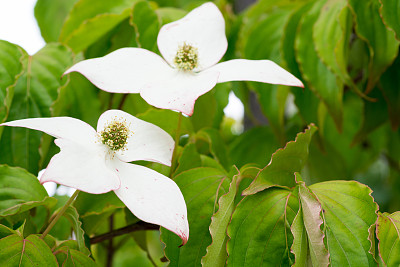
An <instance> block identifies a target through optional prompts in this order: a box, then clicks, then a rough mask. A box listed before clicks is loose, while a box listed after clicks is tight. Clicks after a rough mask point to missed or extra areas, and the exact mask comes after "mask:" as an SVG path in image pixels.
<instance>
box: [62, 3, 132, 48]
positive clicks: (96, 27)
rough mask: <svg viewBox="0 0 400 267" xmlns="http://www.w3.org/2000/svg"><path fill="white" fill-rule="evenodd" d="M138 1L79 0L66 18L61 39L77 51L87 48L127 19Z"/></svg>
mask: <svg viewBox="0 0 400 267" xmlns="http://www.w3.org/2000/svg"><path fill="white" fill-rule="evenodd" d="M136 2H137V0H114V1H96V2H93V1H90V0H79V1H78V2H77V3H76V4H75V5H74V7H73V8H72V10H71V12H70V13H69V15H68V17H67V19H66V20H65V23H64V25H63V27H62V29H61V34H60V38H59V41H60V42H61V43H63V44H66V45H68V46H69V47H71V49H72V50H73V51H74V52H76V53H77V52H80V51H82V50H84V49H86V48H87V47H88V46H90V45H91V44H93V43H94V42H96V41H97V40H98V39H99V38H100V37H102V36H103V35H104V34H106V33H107V32H108V31H110V30H111V29H113V28H114V27H116V26H117V25H118V24H119V23H120V22H122V21H123V20H124V19H126V18H127V17H128V16H129V15H130V13H131V10H132V7H133V5H134V4H135V3H136Z"/></svg>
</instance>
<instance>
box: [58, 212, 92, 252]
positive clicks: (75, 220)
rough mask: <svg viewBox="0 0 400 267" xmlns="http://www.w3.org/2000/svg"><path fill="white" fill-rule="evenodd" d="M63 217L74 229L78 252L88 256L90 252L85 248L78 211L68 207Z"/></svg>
mask: <svg viewBox="0 0 400 267" xmlns="http://www.w3.org/2000/svg"><path fill="white" fill-rule="evenodd" d="M63 216H64V217H66V218H67V219H68V220H69V221H70V223H71V225H72V228H73V229H74V232H75V236H76V241H77V242H78V248H79V251H80V252H82V253H83V254H85V255H87V256H89V255H90V251H89V249H88V248H87V247H86V246H85V232H84V231H83V229H82V222H81V221H80V220H79V214H78V211H77V210H76V208H75V207H73V206H69V207H68V209H67V210H66V211H65V212H64V214H63Z"/></svg>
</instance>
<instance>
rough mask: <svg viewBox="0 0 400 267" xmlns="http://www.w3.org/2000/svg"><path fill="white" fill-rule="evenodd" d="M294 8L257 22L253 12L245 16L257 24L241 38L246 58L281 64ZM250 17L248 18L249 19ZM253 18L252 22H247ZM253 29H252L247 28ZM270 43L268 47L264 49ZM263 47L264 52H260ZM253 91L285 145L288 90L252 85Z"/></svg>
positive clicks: (278, 9)
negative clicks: (281, 51)
mask: <svg viewBox="0 0 400 267" xmlns="http://www.w3.org/2000/svg"><path fill="white" fill-rule="evenodd" d="M294 6H295V4H292V5H285V4H282V5H278V6H277V7H276V8H274V9H272V10H270V11H269V12H268V16H260V17H261V18H262V19H257V17H255V18H254V17H253V16H254V14H253V13H254V12H251V11H252V9H249V11H250V12H248V14H245V18H244V19H254V20H255V21H257V22H254V23H244V24H243V25H244V26H243V28H242V32H241V36H240V37H241V38H240V40H242V42H243V44H242V46H243V55H244V58H248V59H270V60H273V61H274V62H276V63H278V64H279V63H280V58H281V56H280V46H281V41H282V38H283V28H284V26H285V24H286V22H287V20H288V18H289V16H290V14H291V13H292V11H293V10H294V9H293V7H294ZM246 15H247V16H246ZM248 16H250V18H248ZM248 25H250V26H248ZM266 43H268V46H263V45H264V44H266ZM260 47H263V49H260ZM250 87H251V88H252V89H253V90H255V91H256V92H257V95H258V99H259V103H260V105H261V107H262V110H263V112H264V114H265V115H266V117H267V118H268V122H269V124H270V126H271V127H272V129H273V131H274V133H275V134H276V136H277V138H279V139H280V140H279V141H281V143H284V141H285V140H284V115H285V103H286V98H287V95H288V92H289V88H288V87H283V86H277V85H271V84H266V83H255V82H251V83H250Z"/></svg>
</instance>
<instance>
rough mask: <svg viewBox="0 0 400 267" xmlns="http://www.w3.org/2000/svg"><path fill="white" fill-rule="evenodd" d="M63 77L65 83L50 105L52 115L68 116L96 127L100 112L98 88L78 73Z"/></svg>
mask: <svg viewBox="0 0 400 267" xmlns="http://www.w3.org/2000/svg"><path fill="white" fill-rule="evenodd" d="M63 79H65V80H66V83H65V85H63V86H62V87H61V88H60V89H59V95H58V98H57V100H56V101H55V102H54V103H53V105H52V107H51V108H52V116H69V117H73V118H77V119H80V120H82V121H84V122H86V123H88V124H90V125H91V126H93V127H96V125H97V120H98V119H99V116H100V115H101V113H102V110H101V107H100V101H99V96H98V94H99V90H98V88H97V87H95V86H94V85H93V84H92V83H91V82H89V81H88V80H87V79H86V78H85V77H84V76H82V75H80V74H78V73H71V74H69V75H68V76H66V77H64V78H63ZM83 88H84V89H83Z"/></svg>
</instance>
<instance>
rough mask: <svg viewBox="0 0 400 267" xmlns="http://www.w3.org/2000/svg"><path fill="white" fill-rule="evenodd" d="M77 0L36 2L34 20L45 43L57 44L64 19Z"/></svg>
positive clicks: (41, 0)
mask: <svg viewBox="0 0 400 267" xmlns="http://www.w3.org/2000/svg"><path fill="white" fill-rule="evenodd" d="M77 1H78V0H38V1H37V2H36V5H35V18H36V21H37V23H38V26H39V29H40V33H41V34H42V37H43V39H44V40H45V41H46V42H47V43H50V42H57V40H58V37H59V36H60V33H61V28H62V26H63V24H64V21H65V18H66V17H67V15H68V13H69V12H70V11H71V9H72V7H73V5H74V4H75V3H76V2H77Z"/></svg>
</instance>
